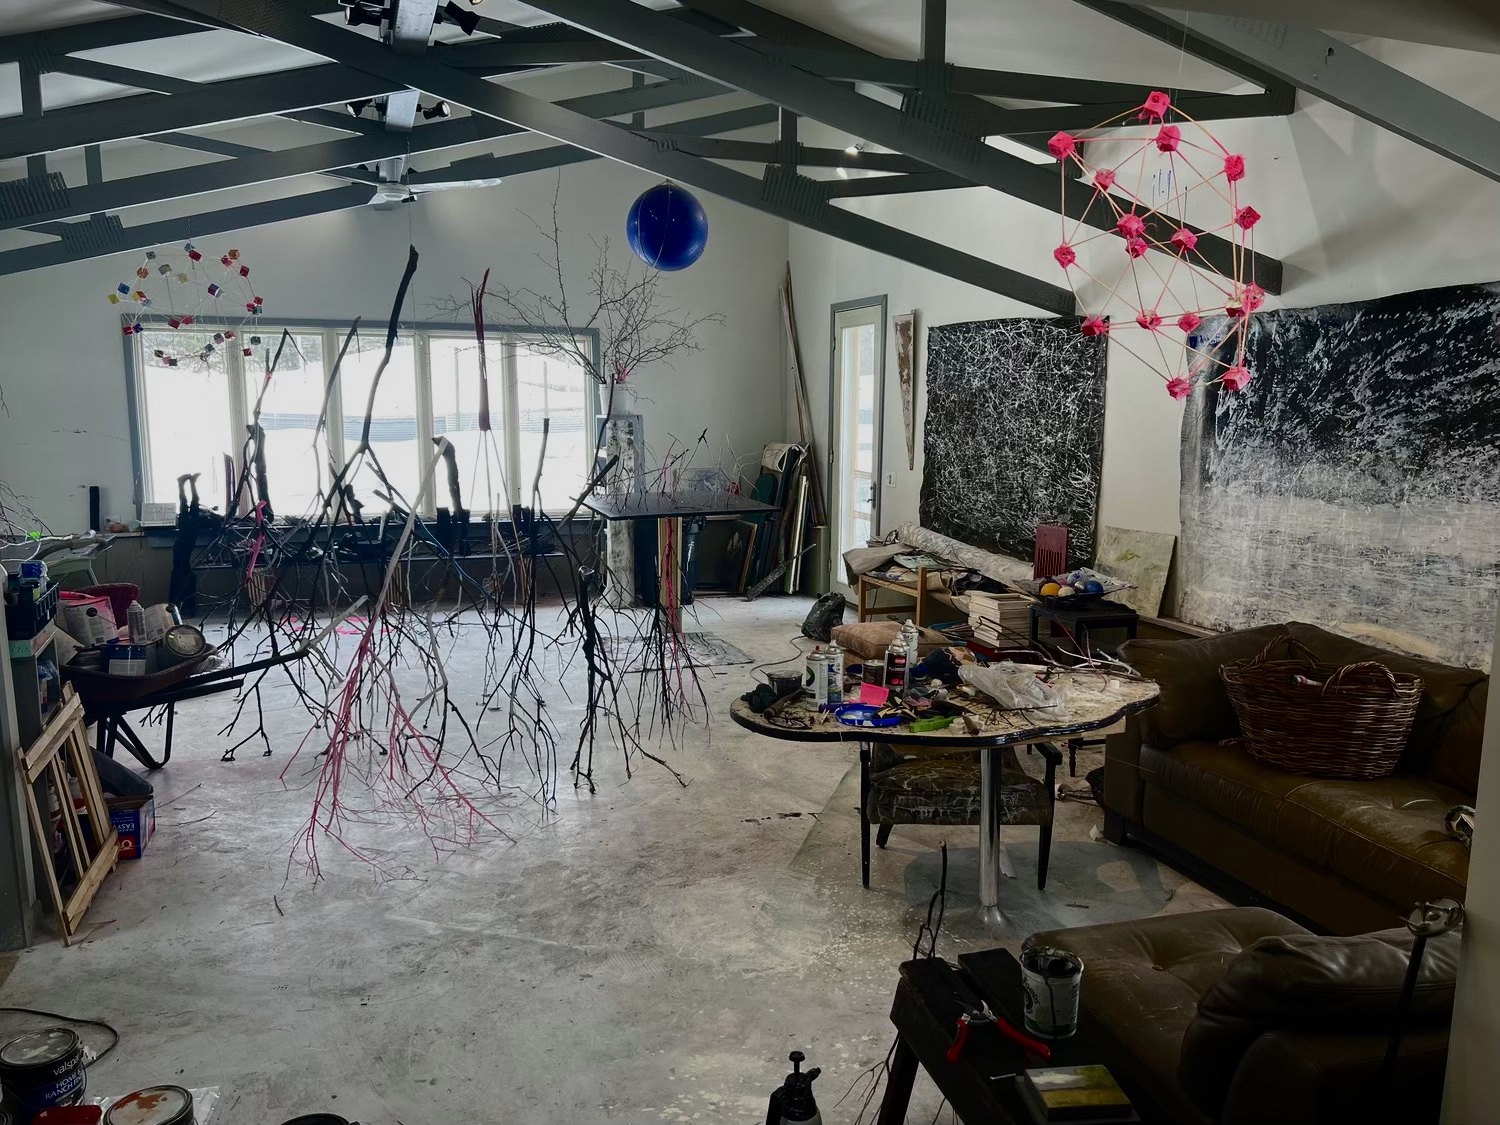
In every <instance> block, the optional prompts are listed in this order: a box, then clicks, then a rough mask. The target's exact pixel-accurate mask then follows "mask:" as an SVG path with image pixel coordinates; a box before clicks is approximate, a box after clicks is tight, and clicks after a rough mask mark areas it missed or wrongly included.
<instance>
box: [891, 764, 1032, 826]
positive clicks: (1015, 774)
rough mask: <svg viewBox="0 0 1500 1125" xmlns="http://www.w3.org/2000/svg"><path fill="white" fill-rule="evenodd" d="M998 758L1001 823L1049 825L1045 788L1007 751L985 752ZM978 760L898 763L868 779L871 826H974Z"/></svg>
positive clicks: (979, 797) (976, 821)
mask: <svg viewBox="0 0 1500 1125" xmlns="http://www.w3.org/2000/svg"><path fill="white" fill-rule="evenodd" d="M984 753H992V754H995V755H997V756H998V757H999V759H1000V762H999V764H1000V769H1001V778H1002V784H1003V788H1004V794H1003V795H1002V798H1001V808H1002V809H1003V812H1002V822H1003V823H1005V824H1035V825H1043V824H1051V823H1052V801H1051V800H1050V798H1049V795H1048V793H1047V786H1046V785H1045V784H1044V783H1043V782H1041V781H1038V780H1037V779H1036V778H1034V777H1031V776H1030V775H1029V774H1027V773H1026V772H1025V771H1024V770H1022V769H1021V764H1020V762H1019V761H1018V760H1017V759H1016V752H1015V750H1014V749H1012V748H1011V747H1008V746H1007V747H1004V748H1002V749H999V750H988V751H984ZM980 801H981V790H980V763H979V761H978V755H969V754H965V755H962V756H960V757H925V758H914V759H908V760H903V761H901V762H900V763H899V764H897V765H894V766H891V767H890V768H889V769H884V770H881V771H879V772H878V773H873V774H871V776H870V799H869V801H868V803H867V804H866V808H865V814H866V816H868V817H869V819H870V821H871V823H873V824H978V823H979V808H980Z"/></svg>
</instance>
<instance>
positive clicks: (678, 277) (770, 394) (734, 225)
mask: <svg viewBox="0 0 1500 1125" xmlns="http://www.w3.org/2000/svg"><path fill="white" fill-rule="evenodd" d="M562 175H563V179H562V196H561V208H562V211H561V215H562V223H563V232H564V234H563V240H564V260H565V263H566V265H567V268H568V272H569V277H568V281H569V284H570V287H571V289H572V290H573V291H574V292H578V291H579V290H580V289H581V288H582V284H583V282H584V280H585V274H586V271H587V269H588V268H589V267H590V266H591V265H592V264H593V262H594V256H595V250H594V244H593V240H594V239H601V238H605V237H608V238H609V239H610V240H611V242H612V244H613V250H614V252H615V254H616V255H617V256H619V262H620V263H621V264H623V263H624V262H625V261H626V256H628V255H629V253H630V251H629V249H628V248H627V246H626V244H625V238H624V227H625V215H626V212H627V210H628V209H629V206H630V203H631V201H632V200H633V199H634V198H635V196H636V195H637V194H639V193H640V192H641V191H643V190H645V189H646V188H647V187H650V186H651V185H652V184H653V183H654V182H655V179H654V178H653V177H651V176H647V175H645V174H642V173H639V172H636V171H634V170H632V169H628V168H624V167H622V166H619V165H614V164H609V163H607V162H605V161H595V162H591V163H588V164H582V165H576V166H573V167H571V168H568V169H566V170H564V172H563V173H562ZM556 182H557V181H556V178H555V175H554V174H553V173H548V172H540V173H534V174H531V175H529V176H523V177H518V178H516V179H514V180H511V181H507V182H506V183H505V184H503V185H501V186H499V187H496V188H486V189H468V190H464V191H451V192H442V193H434V194H429V195H427V196H425V197H423V198H422V199H420V200H419V201H418V202H417V203H415V204H413V205H411V206H409V207H405V208H403V209H401V210H398V211H395V212H389V213H380V212H375V211H371V210H367V209H358V210H352V211H345V212H339V213H335V214H331V215H325V216H318V217H311V218H305V219H299V220H296V221H293V222H289V223H283V224H279V225H276V226H270V227H260V228H256V229H253V230H249V231H244V232H241V233H238V234H234V235H233V236H230V235H224V236H215V237H212V238H205V239H201V240H200V242H201V243H202V244H203V245H204V246H205V247H206V248H209V249H212V250H213V251H214V252H215V253H218V252H219V250H220V249H221V248H227V247H228V246H230V245H235V246H238V247H239V248H240V249H241V251H242V253H243V255H244V257H245V260H246V261H248V262H252V263H254V269H255V278H256V284H257V287H258V291H259V292H260V293H261V294H262V295H263V296H264V297H265V299H266V302H267V310H268V311H267V322H268V323H274V321H275V317H276V316H277V315H285V316H296V317H316V318H331V319H335V320H338V321H340V322H344V321H348V320H350V319H352V318H353V317H355V316H363V317H364V318H365V322H366V324H367V325H368V326H370V327H371V328H373V329H375V330H376V331H377V332H378V331H380V330H382V328H383V325H384V322H385V319H386V317H387V316H389V313H390V307H391V301H392V299H393V297H394V294H395V288H396V283H397V281H398V280H399V278H400V274H401V269H402V267H403V265H404V262H405V259H406V248H407V245H408V243H411V244H414V245H415V246H416V247H417V250H418V251H419V252H420V254H421V262H420V265H419V266H418V270H417V274H416V278H415V280H414V283H413V286H412V290H411V295H410V297H409V299H408V301H407V304H406V306H405V310H404V315H405V316H406V317H408V318H411V319H424V320H425V319H437V317H435V316H434V314H433V311H432V310H431V308H429V304H430V302H432V301H433V300H434V298H437V297H441V296H447V295H450V294H455V293H457V294H463V293H466V292H467V286H466V285H465V283H464V281H463V278H466V277H467V278H471V279H474V280H476V281H477V280H478V278H479V277H480V275H481V274H483V272H484V270H485V269H486V268H487V267H488V268H491V269H492V271H493V272H492V275H491V280H492V284H493V283H503V284H507V285H510V286H512V287H515V288H519V287H523V286H530V287H533V288H536V289H539V290H543V291H545V290H544V289H543V287H544V286H547V285H548V284H549V281H550V278H549V276H548V269H547V267H546V266H545V265H544V264H543V263H542V262H540V261H538V259H537V257H536V254H537V253H538V252H539V251H543V252H545V250H546V247H545V246H544V245H543V243H542V242H541V240H540V238H539V236H538V235H537V234H536V232H535V230H534V228H532V226H531V224H530V223H528V222H527V220H526V219H525V218H523V217H522V216H521V215H520V214H519V212H520V211H525V212H527V213H528V214H531V215H533V216H534V217H536V218H537V219H538V220H539V221H542V222H544V223H550V216H551V207H552V195H553V190H554V187H555V186H556ZM700 198H701V199H702V202H703V205H704V207H705V208H706V209H707V211H708V215H709V222H710V224H711V226H710V236H709V244H708V249H707V250H706V251H705V253H704V255H703V257H702V258H701V259H700V260H699V261H698V262H697V263H696V264H695V265H694V266H692V267H691V268H689V269H688V270H685V271H683V272H681V273H678V274H668V275H665V280H664V284H663V286H662V292H663V296H664V298H665V300H666V301H667V302H669V303H670V304H671V305H672V306H674V307H676V308H679V309H680V310H681V311H682V312H683V313H684V314H686V315H688V316H699V315H704V314H708V313H715V312H718V313H722V314H724V316H725V318H726V321H725V324H724V325H723V326H714V325H708V326H706V327H705V328H704V329H703V331H702V333H701V336H700V339H701V343H702V344H703V350H702V351H701V352H699V353H697V354H694V355H689V356H686V357H685V358H684V359H682V360H680V361H678V363H677V366H676V368H675V369H673V368H670V367H666V366H662V365H658V366H657V367H656V368H655V369H650V370H642V371H640V372H638V373H637V374H636V379H637V381H638V384H639V387H640V393H641V395H642V396H643V397H644V398H647V399H650V400H653V401H651V402H649V403H646V404H644V405H643V406H642V413H643V414H644V415H645V417H646V427H647V431H646V432H647V436H648V439H649V441H650V443H651V445H652V447H653V449H655V450H658V451H660V450H665V448H666V447H667V444H668V440H669V435H675V436H677V437H678V438H680V439H681V440H682V441H684V442H688V443H691V442H692V441H694V440H695V439H696V438H697V437H698V434H699V433H700V432H701V431H702V430H703V429H704V428H705V427H707V428H708V432H709V440H710V442H711V446H712V449H711V452H710V453H708V454H707V455H700V456H699V457H698V458H697V460H696V462H695V463H696V464H700V465H704V464H711V463H713V461H714V460H715V459H716V458H717V457H718V456H719V454H720V452H721V451H722V450H723V448H724V445H725V442H726V440H727V441H728V443H729V444H730V445H732V446H733V448H734V449H735V450H737V451H739V452H741V453H743V452H745V451H746V450H755V449H758V448H759V447H760V446H761V445H762V444H764V443H765V442H767V441H772V440H779V439H781V438H782V437H783V410H782V376H783V357H782V346H781V339H782V333H781V327H780V316H779V312H778V306H777V303H776V292H777V287H778V285H779V284H780V280H781V275H782V271H783V270H784V268H785V264H786V257H787V228H786V226H785V224H784V223H782V222H780V221H779V220H775V219H771V218H768V217H765V216H763V215H760V214H759V213H757V212H753V211H749V210H746V209H744V208H741V207H739V206H736V205H734V204H730V203H725V202H722V201H720V200H718V199H715V198H712V197H709V196H704V195H700ZM130 221H132V222H133V221H135V220H134V219H133V218H132V219H131V220H130ZM139 258H140V255H138V254H126V255H120V256H118V257H115V258H104V259H95V260H92V261H87V262H78V263H74V264H71V265H67V266H57V267H53V268H50V269H45V270H38V271H34V272H31V273H26V274H18V275H13V276H9V277H5V278H0V341H3V345H4V346H3V350H0V389H3V391H4V395H5V402H6V406H7V407H8V410H7V412H6V413H3V414H0V480H4V481H5V482H6V483H7V484H9V485H10V486H11V487H12V488H14V489H15V490H16V491H17V492H18V493H21V494H22V495H23V496H26V497H28V498H29V501H30V503H31V505H32V506H33V508H34V509H35V511H36V512H37V514H38V515H39V516H40V517H41V518H42V519H43V520H45V521H46V522H47V523H48V524H49V525H50V526H51V527H52V528H53V529H54V530H68V529H77V528H82V527H83V526H84V525H85V523H86V520H87V515H88V504H87V486H88V485H90V484H99V485H102V486H103V488H104V513H105V515H106V516H113V517H116V518H125V519H128V518H130V517H131V516H133V514H134V513H133V509H132V508H131V459H130V433H129V423H128V421H127V415H126V399H125V376H124V369H123V362H124V360H123V351H122V343H121V341H122V335H121V331H120V319H119V311H120V310H119V306H116V305H111V304H109V302H108V301H107V300H106V294H107V293H108V292H109V291H110V290H111V289H112V288H113V287H114V285H115V283H116V282H117V281H119V280H121V279H123V278H127V277H129V276H130V275H131V273H132V272H133V270H134V269H135V267H136V265H137V264H138V263H139ZM495 319H503V317H501V316H500V315H499V314H498V313H497V314H495ZM727 467H729V463H726V468H727Z"/></svg>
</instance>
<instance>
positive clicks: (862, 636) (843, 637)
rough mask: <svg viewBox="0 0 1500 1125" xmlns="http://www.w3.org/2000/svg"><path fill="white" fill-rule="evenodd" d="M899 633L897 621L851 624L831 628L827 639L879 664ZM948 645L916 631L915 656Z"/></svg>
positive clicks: (937, 636)
mask: <svg viewBox="0 0 1500 1125" xmlns="http://www.w3.org/2000/svg"><path fill="white" fill-rule="evenodd" d="M900 632H901V622H899V621H855V622H851V623H850V624H848V625H835V626H834V627H833V630H832V634H831V635H832V637H833V639H834V641H835V642H837V644H838V646H839V647H840V648H843V649H847V650H848V651H849V652H851V653H853V654H854V655H855V656H857V657H859V658H860V659H861V660H879V659H881V658H882V657H884V656H885V650H886V649H887V648H889V647H890V644H891V642H892V641H894V640H895V639H896V637H897V635H898V634H899V633H900ZM952 643H953V642H952V641H950V640H949V639H948V638H947V637H945V636H943V634H941V633H938V632H934V631H933V630H931V629H928V628H926V627H923V628H921V629H919V630H918V635H917V655H918V656H926V655H927V654H928V653H929V652H931V651H932V650H933V649H937V648H942V647H943V646H945V645H949V644H952Z"/></svg>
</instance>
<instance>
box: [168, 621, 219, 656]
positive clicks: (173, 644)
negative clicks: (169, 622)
mask: <svg viewBox="0 0 1500 1125" xmlns="http://www.w3.org/2000/svg"><path fill="white" fill-rule="evenodd" d="M162 644H164V645H166V647H167V648H168V650H170V651H171V652H172V653H173V654H175V655H177V656H197V655H198V654H199V653H201V652H202V651H203V650H204V649H205V648H206V647H208V645H207V642H206V641H205V640H204V639H203V634H202V632H200V631H199V629H198V627H197V626H196V625H173V626H172V627H171V628H170V629H168V630H167V634H166V636H165V637H163V638H162Z"/></svg>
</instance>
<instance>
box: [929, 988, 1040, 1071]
mask: <svg viewBox="0 0 1500 1125" xmlns="http://www.w3.org/2000/svg"><path fill="white" fill-rule="evenodd" d="M976 1023H992V1024H994V1025H995V1029H996V1030H997V1031H999V1032H1000V1034H1001V1035H1003V1036H1005V1037H1006V1038H1007V1039H1009V1040H1010V1041H1011V1042H1012V1043H1015V1044H1016V1045H1017V1046H1019V1047H1020V1048H1021V1049H1022V1050H1023V1051H1030V1052H1031V1053H1032V1054H1034V1055H1036V1056H1037V1057H1038V1058H1040V1059H1041V1060H1042V1061H1043V1062H1047V1061H1049V1060H1050V1059H1051V1058H1052V1048H1051V1047H1049V1046H1047V1044H1045V1043H1043V1042H1041V1040H1039V1039H1033V1038H1032V1037H1031V1036H1029V1035H1026V1034H1024V1033H1023V1032H1020V1031H1017V1030H1016V1029H1015V1028H1014V1027H1012V1026H1011V1025H1010V1023H1009V1022H1008V1021H1007V1020H1006V1019H1004V1018H1003V1017H1001V1016H997V1015H996V1014H995V1013H994V1012H992V1011H990V1006H989V1004H987V1003H985V1002H984V1001H983V1000H981V1001H980V1002H979V1007H978V1008H977V1009H973V1010H970V1011H967V1012H964V1013H963V1014H962V1015H961V1016H959V1017H958V1030H957V1032H956V1033H955V1035H954V1037H953V1045H952V1046H950V1047H949V1048H948V1052H947V1059H948V1061H949V1062H950V1063H956V1062H958V1057H959V1056H960V1055H961V1054H963V1050H964V1044H966V1043H967V1042H968V1041H969V1028H970V1027H972V1026H973V1025H974V1024H976Z"/></svg>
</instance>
